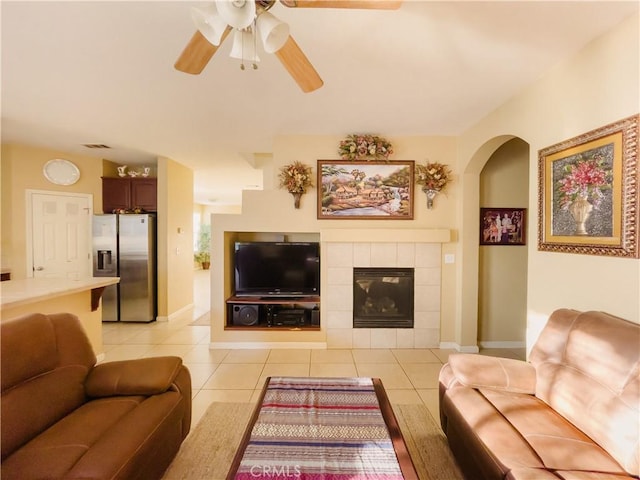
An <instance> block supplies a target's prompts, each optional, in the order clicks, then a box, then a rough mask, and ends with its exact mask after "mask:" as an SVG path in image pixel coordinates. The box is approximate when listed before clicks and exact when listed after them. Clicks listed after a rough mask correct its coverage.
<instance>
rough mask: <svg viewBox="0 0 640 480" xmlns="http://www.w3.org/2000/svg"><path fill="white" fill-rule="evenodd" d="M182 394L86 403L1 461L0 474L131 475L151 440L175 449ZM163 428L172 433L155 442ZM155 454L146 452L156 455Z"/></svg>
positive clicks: (13, 476) (88, 479) (22, 476)
mask: <svg viewBox="0 0 640 480" xmlns="http://www.w3.org/2000/svg"><path fill="white" fill-rule="evenodd" d="M181 397H182V396H181V395H180V394H178V393H176V392H167V393H165V394H162V395H157V396H153V397H149V398H146V397H142V396H123V397H112V398H108V399H107V398H105V399H97V400H93V401H91V402H88V403H86V404H84V405H82V406H81V407H80V408H78V409H77V410H76V411H74V412H72V413H71V414H69V415H67V416H66V417H64V418H63V419H62V420H60V421H59V422H58V423H56V424H55V425H53V426H52V427H51V428H49V429H47V430H46V431H44V432H43V433H42V434H40V435H38V436H37V437H35V438H34V439H33V440H32V441H30V442H29V443H27V444H26V445H25V446H24V447H23V448H21V449H20V450H18V451H17V452H16V453H15V454H13V455H11V456H10V457H8V458H7V459H6V460H5V461H4V462H3V463H2V478H3V479H7V480H9V479H20V480H23V479H29V478H65V479H83V480H91V479H96V480H97V479H105V478H109V479H115V478H131V472H132V471H135V470H136V469H137V467H138V465H137V463H136V462H144V461H145V459H144V458H141V457H145V455H140V452H141V450H144V449H145V448H150V447H149V445H155V449H156V450H158V449H160V450H161V449H167V455H168V458H169V459H170V458H172V455H171V451H172V450H173V451H175V450H177V445H179V444H180V441H181V439H182V432H181V431H180V422H179V420H178V421H177V419H179V417H180V416H181V415H182V414H183V408H184V405H182V403H181ZM166 428H169V429H171V430H175V432H172V433H170V434H169V435H167V436H166V438H165V441H166V443H167V445H161V446H159V445H157V441H155V442H154V441H153V440H154V437H155V436H157V435H158V434H162V435H166V432H164V431H163V430H164V429H166ZM154 453H155V454H156V455H153V454H147V455H146V457H148V458H151V459H157V453H158V452H154ZM134 467H135V468H134ZM149 468H152V469H153V468H155V467H153V466H151V467H149ZM164 468H166V465H165V466H164ZM143 471H144V470H143ZM148 473H150V472H149V471H148ZM153 476H154V475H150V478H151V477H153Z"/></svg>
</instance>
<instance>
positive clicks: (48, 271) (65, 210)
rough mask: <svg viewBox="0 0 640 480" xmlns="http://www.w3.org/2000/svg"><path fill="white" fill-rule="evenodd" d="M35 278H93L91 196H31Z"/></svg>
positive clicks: (56, 194) (34, 194) (36, 194)
mask: <svg viewBox="0 0 640 480" xmlns="http://www.w3.org/2000/svg"><path fill="white" fill-rule="evenodd" d="M30 198H31V207H32V208H31V232H32V235H31V240H32V261H33V263H32V265H33V276H34V277H36V278H38V277H54V278H83V277H89V276H91V214H92V211H91V206H92V203H93V202H92V198H91V195H78V194H76V195H70V194H63V193H62V194H58V193H53V192H52V193H41V192H32V193H31V196H30Z"/></svg>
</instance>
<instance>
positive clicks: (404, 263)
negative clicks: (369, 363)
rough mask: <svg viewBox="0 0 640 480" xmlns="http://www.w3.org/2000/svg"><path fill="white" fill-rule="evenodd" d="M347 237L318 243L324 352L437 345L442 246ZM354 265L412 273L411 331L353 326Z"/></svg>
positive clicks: (438, 243)
mask: <svg viewBox="0 0 640 480" xmlns="http://www.w3.org/2000/svg"><path fill="white" fill-rule="evenodd" d="M447 235H448V232H447ZM414 236H415V235H414ZM346 237H348V236H346V235H341V236H338V237H337V238H330V239H329V240H328V241H327V240H326V239H325V238H324V237H323V240H322V262H323V264H324V267H323V271H324V275H325V276H326V281H323V286H322V293H321V295H322V308H323V310H324V312H325V313H324V315H323V317H324V322H325V326H326V331H327V348H434V347H438V346H439V343H440V285H441V250H442V246H441V243H440V242H438V241H434V242H429V243H422V242H420V241H407V240H406V239H404V240H403V241H399V242H393V241H388V240H389V238H388V236H387V237H385V238H383V239H381V240H380V241H375V240H373V241H361V239H360V238H359V239H357V240H354V241H346V240H348V238H346ZM369 238H373V237H370V236H369ZM445 241H446V240H445ZM357 267H384V268H402V269H413V273H414V290H415V294H414V305H413V328H354V326H353V319H354V314H353V305H354V301H353V296H354V295H353V292H354V285H353V282H354V273H353V272H354V268H357Z"/></svg>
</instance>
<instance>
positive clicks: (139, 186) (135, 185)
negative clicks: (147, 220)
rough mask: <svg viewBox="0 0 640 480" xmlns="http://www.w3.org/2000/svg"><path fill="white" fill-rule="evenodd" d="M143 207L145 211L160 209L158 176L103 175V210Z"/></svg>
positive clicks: (105, 211) (110, 211)
mask: <svg viewBox="0 0 640 480" xmlns="http://www.w3.org/2000/svg"><path fill="white" fill-rule="evenodd" d="M137 207H139V208H141V209H143V210H144V211H145V212H155V211H157V210H158V179H157V178H148V177H147V178H131V177H129V178H117V177H102V211H103V212H104V213H112V212H113V211H114V210H119V209H125V210H130V209H132V208H137Z"/></svg>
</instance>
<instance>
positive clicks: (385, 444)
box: [227, 377, 418, 480]
mask: <svg viewBox="0 0 640 480" xmlns="http://www.w3.org/2000/svg"><path fill="white" fill-rule="evenodd" d="M365 476H366V478H369V479H380V480H399V479H417V478H418V475H417V473H416V470H415V468H414V466H413V462H412V461H411V457H410V456H409V452H408V450H407V447H406V444H405V442H404V439H403V438H402V434H401V432H400V428H399V427H398V423H397V421H396V418H395V415H394V413H393V410H392V409H391V404H390V403H389V399H388V398H387V394H386V392H385V391H384V387H383V386H382V382H381V381H380V379H378V378H307V377H269V378H268V379H267V381H266V382H265V386H264V388H263V389H262V393H261V397H260V400H259V402H258V404H257V406H256V409H255V411H254V413H253V416H252V418H251V420H250V422H249V425H248V426H247V428H246V430H245V434H244V437H243V439H242V442H241V444H240V447H239V449H238V451H237V453H236V455H235V458H234V460H233V463H232V465H231V469H230V470H229V474H228V475H227V479H237V480H245V479H246V480H253V479H256V478H270V479H273V478H283V479H284V478H292V479H331V480H340V479H357V478H363V477H365Z"/></svg>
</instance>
